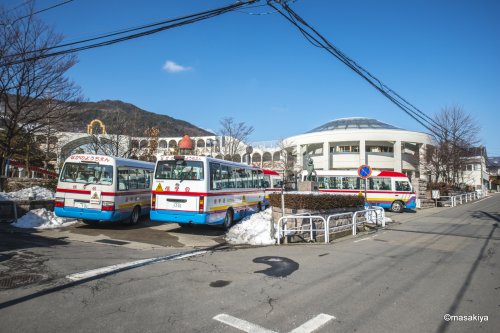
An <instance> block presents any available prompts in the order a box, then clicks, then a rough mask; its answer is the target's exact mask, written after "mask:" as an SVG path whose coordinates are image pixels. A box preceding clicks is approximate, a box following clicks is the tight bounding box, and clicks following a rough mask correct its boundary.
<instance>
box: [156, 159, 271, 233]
mask: <svg viewBox="0 0 500 333" xmlns="http://www.w3.org/2000/svg"><path fill="white" fill-rule="evenodd" d="M262 176H263V174H262V170H261V169H259V168H256V167H253V166H250V165H246V164H242V163H236V162H231V161H224V160H219V159H215V158H211V157H206V156H191V155H186V156H184V155H175V156H158V160H157V162H156V169H155V175H154V179H153V191H152V198H151V202H152V207H151V212H150V219H151V220H152V221H158V222H170V223H172V222H174V223H179V224H180V225H181V226H183V225H186V224H209V225H221V226H222V227H224V228H225V229H226V230H227V229H229V228H230V227H231V225H232V224H233V222H234V221H236V220H239V219H241V218H242V217H244V216H246V215H249V214H252V213H254V212H257V211H260V210H261V209H262V208H263V207H264V188H263V187H262Z"/></svg>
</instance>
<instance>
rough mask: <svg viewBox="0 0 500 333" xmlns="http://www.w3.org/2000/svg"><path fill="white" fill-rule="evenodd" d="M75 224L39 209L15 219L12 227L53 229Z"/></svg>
mask: <svg viewBox="0 0 500 333" xmlns="http://www.w3.org/2000/svg"><path fill="white" fill-rule="evenodd" d="M77 222H78V221H77V220H75V219H66V218H62V217H57V216H55V215H54V213H53V212H51V211H48V210H46V209H45V208H40V209H34V210H30V211H29V212H28V213H27V214H26V215H24V216H23V217H21V218H19V219H17V222H14V223H12V226H14V227H17V228H25V229H31V228H34V229H55V228H61V227H67V226H69V225H72V224H75V223H77Z"/></svg>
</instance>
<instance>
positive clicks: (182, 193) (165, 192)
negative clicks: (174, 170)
mask: <svg viewBox="0 0 500 333" xmlns="http://www.w3.org/2000/svg"><path fill="white" fill-rule="evenodd" d="M152 192H153V194H156V195H180V196H188V197H197V196H207V197H214V196H219V195H235V194H252V193H263V192H264V190H263V189H262V190H259V191H246V192H175V191H168V192H167V191H163V192H160V191H152Z"/></svg>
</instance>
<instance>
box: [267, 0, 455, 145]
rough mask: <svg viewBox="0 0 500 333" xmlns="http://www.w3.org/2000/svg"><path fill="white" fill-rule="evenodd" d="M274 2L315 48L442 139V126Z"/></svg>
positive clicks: (285, 5)
mask: <svg viewBox="0 0 500 333" xmlns="http://www.w3.org/2000/svg"><path fill="white" fill-rule="evenodd" d="M273 2H274V1H273V0H268V1H267V4H268V5H269V6H270V7H272V8H273V9H275V10H276V11H277V12H278V13H279V14H281V15H282V16H283V17H284V18H285V19H287V20H288V21H289V22H291V23H292V24H293V25H294V26H295V27H297V28H298V29H299V31H300V32H301V33H302V35H303V36H304V37H305V38H306V39H307V40H308V41H309V42H310V43H311V44H312V45H314V46H316V47H319V48H322V49H324V50H326V51H327V52H329V53H330V54H331V55H333V56H334V57H335V58H337V59H338V60H340V61H341V62H342V63H344V64H345V65H346V66H348V67H349V68H350V69H351V70H353V71H354V72H356V73H357V74H358V75H359V76H361V77H362V78H363V79H365V80H366V81H367V82H368V83H369V84H370V85H372V86H373V87H374V88H375V89H377V90H378V91H379V92H380V93H381V94H382V95H384V96H385V97H386V98H388V99H389V100H390V101H391V102H393V103H394V104H395V105H396V106H398V107H399V108H400V109H401V110H403V111H404V112H405V113H406V114H408V115H409V116H410V117H411V118H413V119H414V120H415V121H417V122H418V123H419V124H421V125H422V126H424V127H425V128H426V129H428V130H429V131H430V132H431V133H433V134H434V135H435V136H436V137H439V138H441V139H442V135H441V133H440V132H442V131H443V130H445V129H443V128H442V126H440V125H439V124H438V123H436V122H435V121H434V120H433V119H432V118H431V117H429V116H428V115H427V114H425V113H424V112H422V111H421V110H420V109H418V108H417V107H415V106H414V105H413V104H411V103H410V102H408V101H407V100H406V99H404V98H403V97H401V96H400V95H399V94H397V93H396V92H395V91H394V90H392V89H391V88H389V87H388V86H387V85H385V84H384V83H382V81H380V80H379V79H378V78H377V77H375V76H374V75H373V74H371V73H370V72H369V71H367V70H366V69H365V68H363V67H362V66H361V65H359V64H358V63H357V62H355V61H354V60H353V59H351V58H349V57H348V56H347V55H346V54H345V53H343V52H342V51H341V50H340V49H338V48H337V47H335V46H334V45H333V44H331V43H330V42H329V41H328V40H327V39H326V38H325V37H323V36H322V35H321V34H320V33H319V32H318V31H316V30H315V29H314V28H313V27H312V26H310V25H309V24H308V23H307V22H306V21H305V20H304V19H302V18H301V17H300V16H299V15H298V14H297V13H296V12H294V11H293V10H292V9H291V8H290V7H289V6H288V4H287V1H286V0H285V1H278V0H277V1H276V2H277V3H279V4H280V5H281V7H282V9H283V10H280V9H279V8H278V7H276V6H275V5H274V4H273Z"/></svg>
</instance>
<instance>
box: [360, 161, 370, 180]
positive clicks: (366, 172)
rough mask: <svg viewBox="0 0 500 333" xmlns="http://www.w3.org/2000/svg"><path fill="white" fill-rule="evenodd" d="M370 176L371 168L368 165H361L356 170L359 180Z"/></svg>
mask: <svg viewBox="0 0 500 333" xmlns="http://www.w3.org/2000/svg"><path fill="white" fill-rule="evenodd" d="M371 175H372V168H371V167H370V166H369V165H366V164H363V165H361V166H360V167H359V168H358V176H359V177H361V178H369V177H370V176H371Z"/></svg>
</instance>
